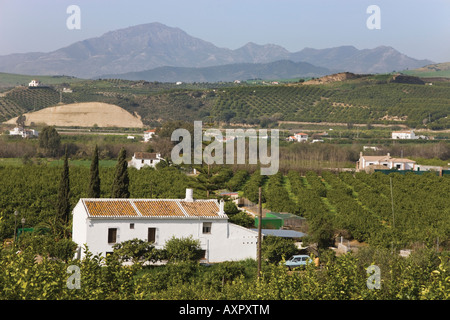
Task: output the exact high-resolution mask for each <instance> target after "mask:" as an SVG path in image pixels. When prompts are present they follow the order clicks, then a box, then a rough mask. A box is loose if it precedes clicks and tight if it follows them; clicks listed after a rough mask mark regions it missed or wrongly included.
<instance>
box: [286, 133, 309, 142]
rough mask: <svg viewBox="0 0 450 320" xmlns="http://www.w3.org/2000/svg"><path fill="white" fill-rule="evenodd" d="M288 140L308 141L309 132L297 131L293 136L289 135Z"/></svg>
mask: <svg viewBox="0 0 450 320" xmlns="http://www.w3.org/2000/svg"><path fill="white" fill-rule="evenodd" d="M287 140H288V141H297V142H306V141H308V134H306V133H302V132H300V133H296V134H294V135H293V136H290V137H288V139H287Z"/></svg>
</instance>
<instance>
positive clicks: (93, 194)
mask: <svg viewBox="0 0 450 320" xmlns="http://www.w3.org/2000/svg"><path fill="white" fill-rule="evenodd" d="M88 198H100V173H99V166H98V147H97V146H95V149H94V154H93V155H92V162H91V178H90V181H89V189H88Z"/></svg>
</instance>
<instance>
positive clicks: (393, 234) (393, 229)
mask: <svg viewBox="0 0 450 320" xmlns="http://www.w3.org/2000/svg"><path fill="white" fill-rule="evenodd" d="M389 182H390V186H391V205H392V236H393V237H394V236H395V216H394V193H393V191H392V177H389ZM392 240H394V239H392ZM392 251H394V242H393V241H392Z"/></svg>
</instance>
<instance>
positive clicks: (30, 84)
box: [28, 79, 41, 87]
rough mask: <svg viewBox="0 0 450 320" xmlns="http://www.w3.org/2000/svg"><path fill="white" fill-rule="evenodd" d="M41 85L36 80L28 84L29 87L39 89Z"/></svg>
mask: <svg viewBox="0 0 450 320" xmlns="http://www.w3.org/2000/svg"><path fill="white" fill-rule="evenodd" d="M40 85H41V83H40V82H39V81H38V80H35V79H33V80H31V82H30V83H29V84H28V86H29V87H39V86H40Z"/></svg>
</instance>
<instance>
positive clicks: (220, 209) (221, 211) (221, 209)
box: [219, 199, 225, 216]
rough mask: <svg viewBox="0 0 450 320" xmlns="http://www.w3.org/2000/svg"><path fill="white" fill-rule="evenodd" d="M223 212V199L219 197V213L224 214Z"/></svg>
mask: <svg viewBox="0 0 450 320" xmlns="http://www.w3.org/2000/svg"><path fill="white" fill-rule="evenodd" d="M224 214H225V201H223V199H220V201H219V215H220V216H221V215H224Z"/></svg>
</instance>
